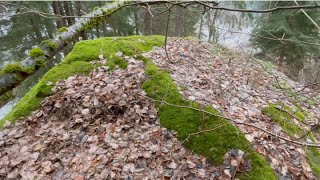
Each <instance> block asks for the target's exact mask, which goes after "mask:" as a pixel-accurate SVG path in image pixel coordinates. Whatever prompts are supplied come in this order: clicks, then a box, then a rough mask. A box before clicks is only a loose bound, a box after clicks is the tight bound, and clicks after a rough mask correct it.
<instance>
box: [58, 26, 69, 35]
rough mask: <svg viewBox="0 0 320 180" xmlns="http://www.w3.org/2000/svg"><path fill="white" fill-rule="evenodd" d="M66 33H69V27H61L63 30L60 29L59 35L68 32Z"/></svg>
mask: <svg viewBox="0 0 320 180" xmlns="http://www.w3.org/2000/svg"><path fill="white" fill-rule="evenodd" d="M66 31H68V28H67V27H61V28H59V29H58V33H59V34H61V33H63V32H66Z"/></svg>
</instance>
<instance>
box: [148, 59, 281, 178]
mask: <svg viewBox="0 0 320 180" xmlns="http://www.w3.org/2000/svg"><path fill="white" fill-rule="evenodd" d="M143 59H144V61H145V63H146V65H145V69H146V73H147V75H148V76H149V79H148V80H147V81H145V82H144V83H143V89H144V90H145V91H146V92H147V95H148V96H149V97H151V98H153V99H156V100H163V99H165V101H166V102H168V103H172V104H175V105H182V106H191V107H195V108H201V106H200V105H199V104H197V103H195V102H192V101H187V100H184V99H183V97H182V96H181V94H180V93H179V91H178V89H177V87H176V85H175V84H174V82H173V80H172V79H171V77H170V75H169V74H168V73H167V72H165V71H161V70H159V69H158V68H157V66H155V65H154V64H153V63H152V62H151V61H150V60H147V59H145V58H143ZM168 92H169V93H168ZM156 105H157V108H158V116H159V118H160V122H161V124H162V125H163V126H164V127H166V128H168V129H170V130H175V131H176V132H177V133H178V138H179V139H180V140H185V139H186V138H187V137H188V135H189V134H191V133H195V132H198V131H199V129H201V130H210V129H214V130H212V131H208V132H205V133H201V134H198V135H196V136H191V137H190V138H189V140H188V141H185V146H186V147H187V148H189V149H190V150H192V151H194V152H196V153H198V154H202V155H204V156H206V158H207V159H208V160H210V161H211V162H213V163H222V162H223V156H224V154H225V153H226V152H227V151H229V150H230V149H232V148H237V149H241V150H243V151H245V152H246V153H247V155H248V157H249V158H250V159H251V160H252V163H253V164H252V167H253V168H252V170H251V171H250V172H248V173H247V174H241V175H240V178H241V179H277V178H276V176H275V174H274V172H273V171H272V169H271V168H270V167H269V166H268V164H267V163H266V161H265V159H264V158H263V157H261V156H260V155H258V154H257V153H255V152H254V150H253V149H252V148H251V146H250V143H249V142H248V141H247V140H246V138H245V137H244V135H243V133H241V131H240V130H239V129H238V128H236V127H235V126H233V125H232V124H231V123H230V122H228V121H226V120H225V119H221V118H217V117H214V116H211V115H209V114H203V113H201V112H199V111H197V110H193V109H190V108H180V107H175V106H170V105H166V104H161V103H156ZM203 108H204V109H205V110H207V111H209V112H211V113H214V114H219V113H218V112H217V111H216V110H215V109H213V108H212V107H203Z"/></svg>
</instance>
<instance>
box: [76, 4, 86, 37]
mask: <svg viewBox="0 0 320 180" xmlns="http://www.w3.org/2000/svg"><path fill="white" fill-rule="evenodd" d="M75 6H76V14H77V16H82V12H81V9H82V5H81V1H75ZM80 37H81V38H82V40H87V39H88V37H87V34H86V33H85V32H80Z"/></svg>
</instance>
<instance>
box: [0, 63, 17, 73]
mask: <svg viewBox="0 0 320 180" xmlns="http://www.w3.org/2000/svg"><path fill="white" fill-rule="evenodd" d="M19 71H21V66H20V64H19V63H12V64H7V65H6V66H5V67H3V69H2V70H1V72H0V74H4V73H13V72H19Z"/></svg>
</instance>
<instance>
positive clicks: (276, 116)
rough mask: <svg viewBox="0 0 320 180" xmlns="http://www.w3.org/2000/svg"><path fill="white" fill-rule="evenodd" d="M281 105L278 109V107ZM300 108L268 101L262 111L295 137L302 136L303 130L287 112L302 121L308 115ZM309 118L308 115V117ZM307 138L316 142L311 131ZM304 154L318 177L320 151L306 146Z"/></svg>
mask: <svg viewBox="0 0 320 180" xmlns="http://www.w3.org/2000/svg"><path fill="white" fill-rule="evenodd" d="M279 106H280V107H281V108H280V109H279V108H278V107H279ZM299 109H300V108H297V107H293V108H291V107H289V106H287V105H285V104H283V103H277V104H272V103H270V104H269V105H268V106H267V107H265V108H264V109H263V111H262V112H263V113H264V114H266V115H268V116H269V117H271V119H272V120H273V121H275V122H277V123H279V125H280V126H281V127H282V129H283V130H284V131H285V132H286V133H288V135H289V136H290V137H293V138H294V137H295V135H298V136H303V135H304V131H303V130H302V129H300V127H299V126H298V125H296V124H295V123H294V122H293V120H292V117H291V116H290V115H289V114H288V112H289V113H290V114H293V115H294V116H296V117H297V118H299V120H301V121H304V120H305V119H306V118H305V116H306V115H308V116H310V115H309V114H308V113H306V112H302V111H301V110H299ZM309 118H310V117H309ZM307 138H309V139H310V140H311V141H313V142H316V139H315V137H314V135H313V133H310V134H309V135H308V136H307ZM306 155H307V159H308V163H309V165H310V167H311V169H312V170H313V172H314V174H315V175H316V176H317V178H318V179H320V152H319V150H318V148H316V147H306Z"/></svg>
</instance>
